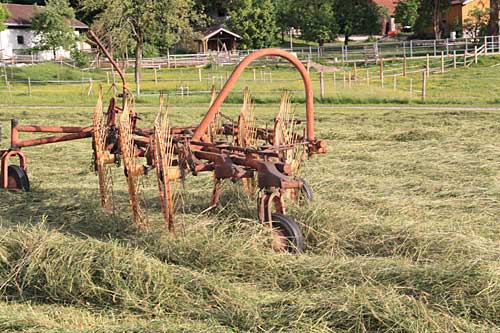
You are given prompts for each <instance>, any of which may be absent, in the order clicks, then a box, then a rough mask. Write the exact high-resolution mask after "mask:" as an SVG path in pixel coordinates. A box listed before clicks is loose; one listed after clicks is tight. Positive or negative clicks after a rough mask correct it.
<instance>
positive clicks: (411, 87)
mask: <svg viewBox="0 0 500 333" xmlns="http://www.w3.org/2000/svg"><path fill="white" fill-rule="evenodd" d="M412 97H413V79H410V98H412Z"/></svg>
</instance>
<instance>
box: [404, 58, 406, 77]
mask: <svg viewBox="0 0 500 333" xmlns="http://www.w3.org/2000/svg"><path fill="white" fill-rule="evenodd" d="M403 76H404V77H406V56H404V57H403Z"/></svg>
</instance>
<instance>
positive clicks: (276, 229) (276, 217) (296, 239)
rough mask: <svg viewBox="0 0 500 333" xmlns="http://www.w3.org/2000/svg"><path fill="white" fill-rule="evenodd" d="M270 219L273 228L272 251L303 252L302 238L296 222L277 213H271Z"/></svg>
mask: <svg viewBox="0 0 500 333" xmlns="http://www.w3.org/2000/svg"><path fill="white" fill-rule="evenodd" d="M271 218H272V226H273V244H272V248H273V250H275V251H287V252H290V253H300V252H302V251H304V236H303V235H302V231H301V230H300V227H299V225H298V224H297V222H295V220H293V219H292V218H290V217H288V216H286V215H283V214H279V213H273V214H272V215H271Z"/></svg>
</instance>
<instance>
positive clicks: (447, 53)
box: [446, 38, 450, 56]
mask: <svg viewBox="0 0 500 333" xmlns="http://www.w3.org/2000/svg"><path fill="white" fill-rule="evenodd" d="M449 55H450V44H449V41H448V38H446V56H449Z"/></svg>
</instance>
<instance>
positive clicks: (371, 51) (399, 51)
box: [2, 36, 500, 68]
mask: <svg viewBox="0 0 500 333" xmlns="http://www.w3.org/2000/svg"><path fill="white" fill-rule="evenodd" d="M483 45H484V47H485V52H486V53H497V52H498V53H500V36H486V37H479V38H458V39H455V40H451V39H441V40H410V41H402V42H376V43H362V44H352V45H329V46H310V47H294V48H292V49H290V48H288V49H285V50H287V51H290V52H294V53H295V54H296V55H297V57H298V58H299V59H301V60H302V61H304V62H307V61H314V62H319V63H321V64H339V63H352V62H358V63H359V62H377V61H378V60H379V59H400V58H404V57H406V58H418V57H425V56H426V55H430V56H440V55H441V52H443V53H444V54H445V55H446V56H450V55H452V54H454V53H456V54H471V53H472V52H473V51H474V48H475V47H481V46H483ZM252 51H254V50H245V51H242V50H240V51H233V52H218V53H217V52H213V53H209V54H202V53H198V54H179V55H167V56H164V57H158V58H144V59H143V60H142V66H143V67H144V68H172V67H173V68H176V67H193V66H205V65H208V64H214V65H226V64H238V63H239V62H240V61H241V60H242V59H243V58H244V57H245V56H247V55H248V54H249V53H251V52H252ZM267 61H269V59H267ZM2 62H3V63H4V64H7V65H10V64H16V63H32V64H34V63H38V62H42V60H40V59H38V58H37V57H36V56H34V55H17V56H15V57H13V58H3V59H2ZM118 62H119V63H120V64H121V66H123V67H133V66H134V63H135V59H133V58H127V59H118ZM65 63H66V64H68V65H70V66H72V62H71V61H66V60H65ZM92 67H93V68H110V67H111V66H110V64H109V62H108V61H107V60H106V59H104V58H102V57H99V58H95V59H94V60H93V61H92Z"/></svg>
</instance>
